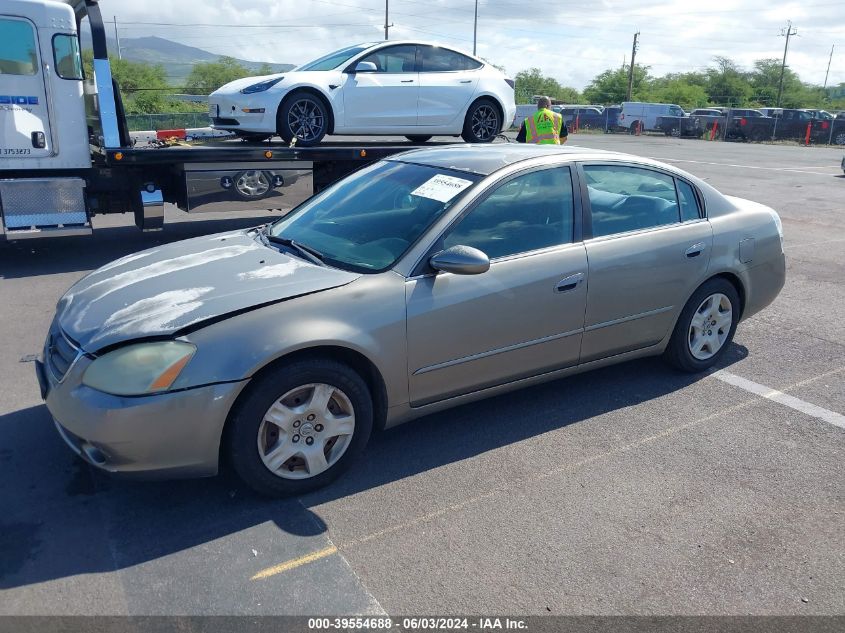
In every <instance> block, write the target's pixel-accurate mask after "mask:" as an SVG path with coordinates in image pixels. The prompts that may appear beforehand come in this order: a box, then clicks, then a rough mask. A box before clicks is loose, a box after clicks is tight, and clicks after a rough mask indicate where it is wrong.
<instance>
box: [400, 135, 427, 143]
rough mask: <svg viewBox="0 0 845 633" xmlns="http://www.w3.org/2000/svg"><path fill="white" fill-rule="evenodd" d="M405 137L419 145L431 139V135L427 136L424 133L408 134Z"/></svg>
mask: <svg viewBox="0 0 845 633" xmlns="http://www.w3.org/2000/svg"><path fill="white" fill-rule="evenodd" d="M405 138H406V139H408V140H409V141H411V142H412V143H416V144H417V145H422V144H423V143H426V142H427V141H429V140H431V136H425V135H424V134H412V135H410V136H406V137H405Z"/></svg>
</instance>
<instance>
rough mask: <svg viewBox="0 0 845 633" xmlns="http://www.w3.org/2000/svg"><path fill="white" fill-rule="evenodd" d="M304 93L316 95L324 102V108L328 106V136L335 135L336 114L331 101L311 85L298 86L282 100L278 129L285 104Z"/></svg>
mask: <svg viewBox="0 0 845 633" xmlns="http://www.w3.org/2000/svg"><path fill="white" fill-rule="evenodd" d="M303 92H305V93H308V94H311V95H314V96H315V97H317V98H318V99H320V101H322V102H323V105H324V106H326V111H327V112H328V113H329V127H328V129H327V130H326V134H334V126H335V114H334V108H333V107H332V104H331V101H330V100H329V98H328V96H327V95H326V94H325V93H324V92H323V91H322V90H320V89H319V88H317V87H315V86H310V85H306V86H297V87H296V88H294V89H293V90H291V91H290V92H288V93H287V94H286V95H285V96H284V97H283V98H282V100H281V101H280V102H279V106H278V107H277V108H276V127H277V128H278V127H279V117H280V116H281V115H282V109H283V108H284V107H285V104H286V103H287V102H288V101H290V100H291V99H292V98H293V97H294V96H296V95H297V94H299V93H303Z"/></svg>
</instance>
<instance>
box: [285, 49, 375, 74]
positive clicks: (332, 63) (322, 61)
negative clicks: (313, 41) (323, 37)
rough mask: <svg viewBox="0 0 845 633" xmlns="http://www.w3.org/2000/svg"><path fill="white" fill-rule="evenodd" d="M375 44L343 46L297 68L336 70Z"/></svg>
mask: <svg viewBox="0 0 845 633" xmlns="http://www.w3.org/2000/svg"><path fill="white" fill-rule="evenodd" d="M373 46H375V44H356V45H355V46H348V47H347V48H341V49H340V50H339V51H335V52H333V53H329V54H328V55H323V57H320V58H319V59H315V60H314V61H313V62H308V63H307V64H303V65H302V66H300V67H299V68H297V69H296V70H334V69H335V68H337V67H338V66H340V65H341V64H345V63H346V62H348V61H349V60H350V59H352V58H353V57H355V55H357V54H358V53H362V52H364V51H365V50H367V49H368V48H372V47H373Z"/></svg>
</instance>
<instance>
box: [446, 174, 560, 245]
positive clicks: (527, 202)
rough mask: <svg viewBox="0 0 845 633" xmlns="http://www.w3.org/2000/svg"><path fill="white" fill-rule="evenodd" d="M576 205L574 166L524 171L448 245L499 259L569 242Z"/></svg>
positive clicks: (495, 192)
mask: <svg viewBox="0 0 845 633" xmlns="http://www.w3.org/2000/svg"><path fill="white" fill-rule="evenodd" d="M573 209H574V204H573V196H572V179H571V176H570V173H569V168H568V167H556V168H553V169H544V170H542V171H533V172H530V173H527V174H522V175H520V176H516V177H515V178H513V179H511V180H509V181H507V182H505V183H504V184H501V185H499V186H498V187H497V188H496V189H495V190H493V192H492V193H490V194H489V195H488V196H487V197H486V198H485V199H484V200H483V201H481V203H479V204H478V205H477V206H476V207H475V208H474V209H472V210H471V211H470V212H469V213H468V214H467V215H466V216H464V217H463V218H461V220H459V222H458V224H457V225H456V226H454V227H452V229H451V231H450V232H449V233H448V234H447V235H446V237H445V238H444V239H443V241H442V246H443V248H449V247H450V246H457V245H459V244H460V245H464V246H472V247H474V248H477V249H479V250H481V251H483V252H484V253H486V254H487V256H488V257H490V258H491V259H495V258H497V257H506V256H508V255H515V254H517V253H525V252H528V251H533V250H537V249H540V248H547V247H549V246H556V245H558V244H568V243H570V242H572V238H573V236H572V230H573Z"/></svg>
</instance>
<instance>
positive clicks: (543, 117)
mask: <svg viewBox="0 0 845 633" xmlns="http://www.w3.org/2000/svg"><path fill="white" fill-rule="evenodd" d="M562 128H563V117H562V116H561V115H559V114H558V113H557V112H553V111H552V110H547V109H545V108H543V109H542V110H537V111H536V112H535V113H534V114H532V115H531V116H530V117H528V118H526V119H525V142H526V143H537V144H538V145H560V131H561V129H562Z"/></svg>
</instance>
